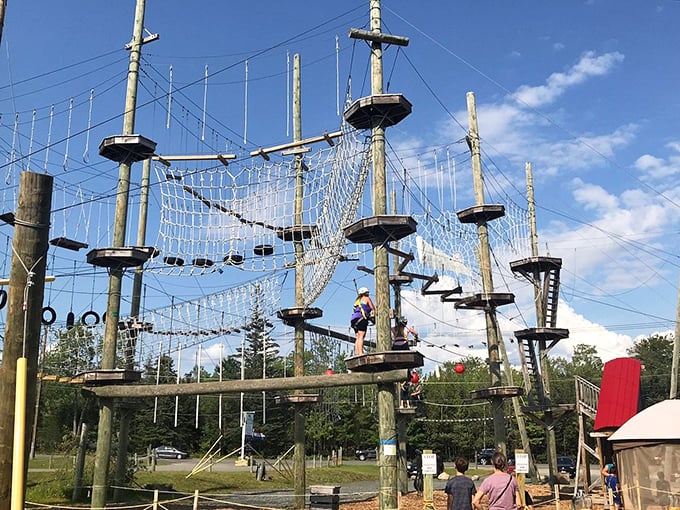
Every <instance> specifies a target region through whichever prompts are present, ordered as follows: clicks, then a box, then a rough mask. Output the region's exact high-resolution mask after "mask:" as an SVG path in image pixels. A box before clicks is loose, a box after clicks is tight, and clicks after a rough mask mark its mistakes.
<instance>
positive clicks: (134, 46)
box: [91, 0, 146, 508]
mask: <svg viewBox="0 0 680 510" xmlns="http://www.w3.org/2000/svg"><path fill="white" fill-rule="evenodd" d="M145 6H146V0H137V3H136V8H135V21H134V29H133V33H132V42H131V43H130V64H129V67H128V79H127V92H126V95H125V115H124V117H123V135H131V134H133V133H134V129H135V110H136V107H137V82H138V79H139V61H140V57H141V52H142V43H143V36H144V9H145ZM129 194H130V163H129V162H126V161H124V162H122V163H121V164H120V166H119V168H118V194H117V196H116V213H115V218H114V225H113V243H112V247H114V248H120V247H122V246H124V245H125V228H126V224H127V213H128V198H129ZM122 283H123V270H122V269H111V272H110V276H109V292H108V302H107V306H106V317H107V319H108V320H107V321H106V325H105V329H104V342H103V350H102V363H101V368H102V369H104V370H111V369H114V368H116V366H115V364H116V343H117V339H118V321H119V318H120V296H121V289H122ZM112 425H113V402H111V401H110V400H102V401H100V403H99V425H98V429H97V453H96V455H95V461H94V473H93V478H92V500H91V507H92V508H103V507H104V505H105V504H106V491H107V488H108V471H109V463H110V459H111V429H112Z"/></svg>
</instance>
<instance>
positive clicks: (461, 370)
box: [454, 363, 465, 374]
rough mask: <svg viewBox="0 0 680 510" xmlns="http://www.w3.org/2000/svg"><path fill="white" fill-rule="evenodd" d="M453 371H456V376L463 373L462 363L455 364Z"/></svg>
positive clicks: (463, 366)
mask: <svg viewBox="0 0 680 510" xmlns="http://www.w3.org/2000/svg"><path fill="white" fill-rule="evenodd" d="M454 370H455V371H456V373H457V374H462V373H463V372H465V365H463V364H462V363H456V366H455V368H454Z"/></svg>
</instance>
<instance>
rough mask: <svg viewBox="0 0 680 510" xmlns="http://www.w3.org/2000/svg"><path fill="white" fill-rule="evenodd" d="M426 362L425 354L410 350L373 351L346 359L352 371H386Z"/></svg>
mask: <svg viewBox="0 0 680 510" xmlns="http://www.w3.org/2000/svg"><path fill="white" fill-rule="evenodd" d="M424 364H425V358H424V357H423V355H422V354H421V353H419V352H418V351H410V350H409V351H382V352H371V353H368V354H360V355H359V356H352V357H351V358H347V359H346V360H345V366H346V367H347V369H348V370H351V371H352V372H385V371H388V370H397V369H400V368H418V367H422V366H423V365H424Z"/></svg>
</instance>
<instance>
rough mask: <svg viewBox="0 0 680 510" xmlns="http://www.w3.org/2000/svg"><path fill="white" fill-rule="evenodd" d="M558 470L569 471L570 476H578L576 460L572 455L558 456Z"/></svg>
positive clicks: (561, 471)
mask: <svg viewBox="0 0 680 510" xmlns="http://www.w3.org/2000/svg"><path fill="white" fill-rule="evenodd" d="M557 471H558V472H560V473H568V474H569V478H572V479H573V478H576V462H574V459H572V458H571V457H557Z"/></svg>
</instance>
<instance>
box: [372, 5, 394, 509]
mask: <svg viewBox="0 0 680 510" xmlns="http://www.w3.org/2000/svg"><path fill="white" fill-rule="evenodd" d="M380 9H381V7H380V0H370V30H371V33H372V34H373V35H374V36H377V37H376V39H374V40H371V41H370V44H371V94H372V95H374V96H375V95H377V94H382V93H383V65H382V56H383V50H382V43H381V42H380V39H379V37H380V35H381V33H382V28H381V23H382V19H381V10H380ZM371 156H372V159H373V214H374V215H375V216H378V215H386V214H387V176H386V168H385V127H384V126H383V125H382V123H377V124H376V125H374V126H373V127H372V129H371ZM388 255H389V254H388V252H387V243H383V242H380V243H374V244H373V261H374V276H375V296H376V303H375V305H376V311H375V317H376V331H377V334H376V344H377V348H378V351H389V350H390V349H391V347H392V341H391V333H390V283H389V277H390V268H389V259H388ZM377 398H378V416H379V437H380V452H379V462H380V487H381V490H380V494H379V497H378V500H379V506H380V510H388V509H393V508H397V506H398V494H397V482H398V476H397V439H396V437H397V430H396V421H395V405H396V392H395V389H394V385H393V384H379V385H378V395H377Z"/></svg>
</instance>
